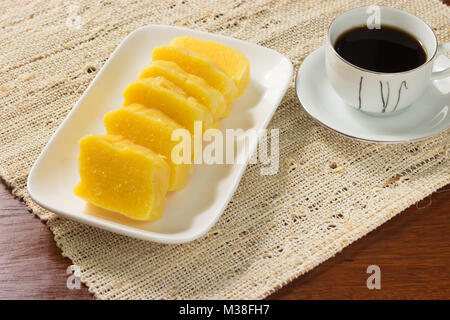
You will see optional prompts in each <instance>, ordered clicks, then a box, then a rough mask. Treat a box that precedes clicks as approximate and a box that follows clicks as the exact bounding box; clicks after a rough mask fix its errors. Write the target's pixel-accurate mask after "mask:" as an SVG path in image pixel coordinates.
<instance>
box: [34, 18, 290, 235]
mask: <svg viewBox="0 0 450 320" xmlns="http://www.w3.org/2000/svg"><path fill="white" fill-rule="evenodd" d="M184 35H188V36H192V37H195V38H198V39H203V40H212V41H217V42H221V43H223V44H225V45H227V46H230V47H232V48H235V49H237V50H239V51H241V52H243V53H244V54H245V55H246V56H247V57H248V59H249V60H250V70H251V71H250V77H251V81H250V83H249V85H248V87H247V89H246V90H245V93H244V94H243V95H242V97H240V98H239V99H237V100H236V101H235V102H234V103H233V109H232V111H231V114H230V116H229V117H228V118H227V119H225V120H223V121H221V130H222V131H223V132H224V131H225V129H227V128H242V129H243V130H248V129H252V128H253V129H256V130H260V129H264V128H265V127H266V126H267V124H268V123H269V121H270V119H271V118H272V115H273V113H274V112H275V110H276V109H277V107H278V105H279V103H280V101H281V98H282V97H283V95H284V94H285V92H286V89H287V87H288V85H289V82H290V80H291V77H292V69H293V68H292V64H291V63H290V61H289V60H288V59H287V58H286V57H284V56H283V55H281V54H279V53H277V52H275V51H273V50H271V49H267V48H264V47H261V46H258V45H255V44H253V43H249V42H244V41H241V40H237V39H232V38H229V37H225V36H221V35H215V34H210V33H206V32H200V31H194V30H189V29H186V28H180V27H171V26H146V27H142V28H140V29H137V30H135V31H134V32H132V33H131V34H130V35H128V37H127V38H126V39H125V40H124V41H123V42H122V43H121V44H120V45H119V46H118V48H117V49H116V50H115V51H114V53H113V54H112V56H111V57H110V59H109V60H108V61H107V62H106V63H105V65H104V67H103V68H102V69H101V70H100V71H99V73H98V74H97V76H96V77H95V79H94V81H92V83H91V84H90V85H89V87H88V88H87V90H86V91H85V92H84V94H83V95H82V97H81V98H80V100H79V101H78V103H77V104H76V105H75V107H74V108H73V110H72V111H71V112H70V113H69V115H68V116H67V118H66V119H65V120H64V121H63V123H62V124H61V126H60V127H59V128H58V130H57V131H56V132H55V134H54V135H53V137H52V138H51V139H50V141H49V142H48V144H47V145H46V147H45V148H44V150H43V151H42V153H41V154H40V156H39V158H38V159H37V160H36V162H35V164H34V165H33V168H32V169H31V172H30V175H29V177H28V191H29V194H30V196H31V198H32V199H33V200H34V201H36V202H37V203H38V204H39V205H41V206H42V207H44V208H46V209H48V210H50V211H53V212H55V213H57V214H59V215H61V216H64V217H66V218H69V219H73V220H76V221H79V222H82V223H86V224H88V225H92V226H95V227H99V228H103V229H106V230H109V231H112V232H117V233H120V234H124V235H128V236H131V237H135V238H140V239H144V240H149V241H156V242H162V243H183V242H188V241H192V240H194V239H196V238H198V237H200V236H201V235H203V234H204V233H205V232H207V231H208V230H209V229H210V228H211V227H212V226H213V225H214V223H215V222H216V221H217V220H218V219H219V217H220V215H221V214H222V212H223V211H224V209H225V208H226V206H227V204H228V201H229V200H230V198H231V196H232V195H233V192H234V190H235V189H236V187H237V185H238V183H239V180H240V178H241V176H242V174H243V172H244V170H245V167H246V163H247V161H246V162H245V165H243V164H234V165H218V164H217V165H206V164H200V165H196V166H195V169H194V171H193V172H192V174H191V176H190V178H189V182H188V185H187V187H186V188H185V189H183V190H182V191H179V192H171V193H169V194H168V197H167V201H166V204H165V208H164V213H163V215H162V218H161V219H160V220H158V221H156V222H139V221H133V220H130V219H128V218H126V217H123V216H121V215H119V214H115V213H112V212H109V211H106V210H103V209H100V208H96V207H94V206H92V205H89V204H87V203H86V202H85V201H83V200H82V199H80V198H78V197H76V196H75V195H74V194H73V192H72V189H73V188H74V186H75V185H76V184H77V183H78V181H79V180H80V178H79V175H78V163H77V156H78V152H79V147H78V140H79V139H80V138H81V137H82V136H84V135H86V134H102V133H104V132H105V129H104V126H103V115H104V114H105V113H106V112H108V111H111V110H113V109H117V108H119V107H121V106H122V102H123V96H122V92H123V90H124V89H125V88H126V87H127V86H128V85H129V84H130V83H131V82H132V81H134V80H135V79H136V77H137V75H138V73H139V71H140V70H141V69H142V68H143V67H145V66H146V65H147V64H148V63H149V62H150V61H151V51H152V49H153V48H155V47H157V46H160V45H164V44H168V43H169V42H170V41H171V40H172V39H173V38H174V37H177V36H184ZM255 147H256V142H255V143H254V145H252V146H250V148H251V150H254V148H255Z"/></svg>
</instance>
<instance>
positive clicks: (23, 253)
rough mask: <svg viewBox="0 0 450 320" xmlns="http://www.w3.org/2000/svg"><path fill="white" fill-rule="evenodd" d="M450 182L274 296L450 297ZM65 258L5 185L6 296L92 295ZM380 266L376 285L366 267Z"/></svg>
mask: <svg viewBox="0 0 450 320" xmlns="http://www.w3.org/2000/svg"><path fill="white" fill-rule="evenodd" d="M444 3H446V4H447V5H450V0H444ZM449 216H450V185H449V186H447V187H444V188H442V189H441V190H439V191H438V192H436V193H434V194H433V195H431V196H430V197H428V198H427V199H424V200H423V201H421V202H420V203H418V204H416V205H413V206H412V207H410V208H409V209H407V210H405V211H404V212H403V213H401V214H399V215H397V216H396V217H394V218H393V219H392V220H390V221H389V222H387V223H385V224H383V225H382V226H381V227H380V228H378V229H377V230H375V231H373V232H371V233H369V234H368V235H367V236H365V237H364V238H362V239H360V240H358V241H356V242H355V243H353V244H351V245H350V246H348V247H347V248H345V249H344V250H343V251H342V252H341V253H339V254H338V255H336V256H335V257H334V258H332V259H329V260H327V261H326V262H324V263H322V264H321V265H319V266H318V267H316V268H314V269H313V270H312V271H310V272H308V273H307V274H305V275H303V276H301V277H299V278H298V279H296V280H294V281H293V282H292V283H290V284H289V285H287V286H286V287H284V288H281V289H280V290H278V291H277V292H276V293H275V294H273V295H271V296H270V297H269V298H270V299H449V298H450V277H449V275H450V237H449V235H450V217H449ZM69 265H70V260H69V259H67V258H63V257H62V256H61V252H60V250H59V248H58V247H57V246H56V245H55V242H54V240H53V235H52V233H51V232H50V231H49V230H48V228H47V227H46V226H45V224H44V223H42V222H41V221H40V220H39V219H38V218H36V217H35V216H34V215H33V214H31V213H30V212H29V211H28V210H27V208H26V206H25V205H24V204H23V203H22V202H21V201H19V200H18V199H15V198H14V197H13V196H12V195H11V193H10V192H9V190H8V189H7V187H6V186H5V185H4V183H3V182H2V183H1V184H0V299H92V295H91V294H90V293H89V292H88V290H87V288H86V287H85V286H83V285H82V286H81V288H80V289H78V290H77V289H74V290H69V289H68V288H67V286H66V281H67V277H68V275H67V274H66V269H67V267H68V266H69ZM369 265H378V266H379V267H380V269H381V290H369V289H367V287H366V280H367V277H368V276H369V275H368V274H367V273H366V269H367V267H368V266H369Z"/></svg>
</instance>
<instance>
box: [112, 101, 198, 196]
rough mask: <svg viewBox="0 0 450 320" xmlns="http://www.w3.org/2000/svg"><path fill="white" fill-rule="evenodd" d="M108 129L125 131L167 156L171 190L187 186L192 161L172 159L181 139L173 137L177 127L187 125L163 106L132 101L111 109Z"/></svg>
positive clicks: (143, 144) (118, 133) (138, 142)
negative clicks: (163, 111) (166, 113)
mask: <svg viewBox="0 0 450 320" xmlns="http://www.w3.org/2000/svg"><path fill="white" fill-rule="evenodd" d="M104 123H105V127H106V132H107V133H108V134H115V135H121V136H123V137H124V138H126V139H128V140H131V141H132V142H134V143H136V144H139V145H141V146H144V147H146V148H149V149H151V150H152V151H154V152H156V153H159V154H161V155H163V156H164V158H165V159H166V161H167V163H168V164H169V166H170V183H169V191H177V190H181V189H183V188H184V187H185V186H186V183H187V180H188V176H189V173H190V172H191V169H192V165H191V164H184V163H181V164H176V163H174V162H173V161H172V149H173V148H174V147H175V145H176V144H177V143H178V142H177V141H172V139H171V137H172V133H173V132H174V131H175V130H176V129H184V128H183V127H182V126H181V125H179V124H178V123H176V122H175V121H173V120H172V119H171V118H169V117H168V116H166V115H165V114H164V113H162V112H161V111H159V110H156V109H151V108H146V107H144V106H143V105H140V104H131V105H128V106H126V107H125V108H120V109H117V110H114V111H111V112H108V113H107V114H106V115H105V117H104Z"/></svg>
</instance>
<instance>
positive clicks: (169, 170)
mask: <svg viewBox="0 0 450 320" xmlns="http://www.w3.org/2000/svg"><path fill="white" fill-rule="evenodd" d="M249 80H250V64H249V61H248V59H247V58H246V57H245V56H244V55H243V54H242V53H240V52H238V51H236V50H234V49H232V48H230V47H227V46H225V45H223V44H220V43H216V42H212V41H202V40H198V39H194V38H191V37H179V38H175V39H173V40H172V42H171V43H170V45H165V46H160V47H157V48H155V49H154V50H153V52H152V62H151V63H150V65H148V66H147V67H145V68H144V69H143V70H142V71H141V73H140V74H139V76H138V79H137V80H136V81H135V82H133V83H131V84H130V85H129V86H128V87H127V88H126V89H125V91H124V104H123V107H122V108H119V109H117V110H114V111H111V112H109V113H107V114H106V115H105V117H104V123H105V127H106V134H105V135H88V136H85V137H83V138H82V139H81V140H80V143H79V144H80V154H79V159H78V161H79V174H80V177H81V181H80V182H79V184H78V185H77V186H76V187H75V189H74V193H75V194H76V195H78V196H79V197H81V198H83V199H85V200H86V201H88V202H90V203H92V204H94V205H96V206H99V207H102V208H105V209H108V210H111V211H114V212H117V213H120V214H123V215H125V216H127V217H129V218H132V219H137V220H145V221H154V220H156V219H158V218H159V217H160V216H161V214H162V212H163V208H164V202H165V199H166V194H167V192H168V191H178V190H181V189H183V188H184V187H185V186H186V184H187V182H188V176H189V173H190V172H191V170H192V165H191V164H190V163H179V162H178V161H173V160H172V150H173V148H174V147H175V145H176V144H177V142H176V141H173V140H172V135H173V133H174V132H175V131H176V130H178V129H184V130H188V132H189V133H190V134H193V133H194V122H195V121H201V123H202V129H203V130H207V129H209V128H218V127H219V120H220V119H223V118H225V117H226V116H228V115H229V113H230V110H231V106H232V103H233V100H234V99H236V98H237V97H239V96H240V95H242V93H243V91H244V89H245V87H246V86H247V84H248V82H249Z"/></svg>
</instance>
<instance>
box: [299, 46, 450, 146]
mask: <svg viewBox="0 0 450 320" xmlns="http://www.w3.org/2000/svg"><path fill="white" fill-rule="evenodd" d="M324 50H325V45H322V46H320V47H318V48H316V49H314V50H313V51H312V52H311V53H309V54H308V55H307V56H306V58H305V59H304V60H303V61H302V63H301V65H300V66H299V68H298V70H297V72H296V73H295V92H296V94H297V99H298V100H299V102H300V105H301V106H302V108H303V110H305V111H306V113H307V114H308V115H309V116H310V117H311V118H312V119H313V120H314V121H316V122H317V123H319V124H320V125H322V126H324V127H326V128H328V129H330V130H332V131H334V132H336V133H339V134H340V135H342V136H344V137H347V138H349V139H351V140H357V141H361V142H365V143H377V144H402V143H412V142H418V141H423V140H426V139H430V138H433V137H437V136H438V135H441V134H442V133H444V132H445V131H447V130H448V129H450V124H449V125H448V126H447V128H445V129H442V130H441V131H439V132H437V133H433V134H430V135H427V136H423V137H419V138H414V139H404V140H375V139H368V138H362V137H357V136H353V135H351V134H348V133H345V132H342V131H339V130H338V129H336V128H333V127H331V126H329V125H328V124H326V123H324V122H322V121H321V120H320V119H318V118H317V117H315V116H314V115H313V114H312V112H311V110H309V109H310V108H308V107H307V106H305V103H304V102H302V98H301V95H302V94H301V93H300V87H299V82H300V80H299V77H300V71H301V69H302V66H303V64H304V63H305V61H306V60H307V59H308V58H309V57H310V56H311V55H312V54H315V53H318V52H319V51H324ZM318 54H320V53H318Z"/></svg>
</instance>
